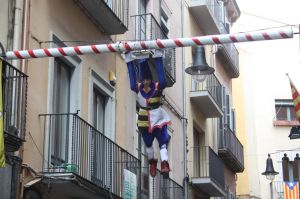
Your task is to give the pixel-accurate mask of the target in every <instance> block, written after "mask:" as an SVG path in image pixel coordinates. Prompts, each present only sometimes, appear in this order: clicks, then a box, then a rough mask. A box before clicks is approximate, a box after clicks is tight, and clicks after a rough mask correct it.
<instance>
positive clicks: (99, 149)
mask: <svg viewBox="0 0 300 199" xmlns="http://www.w3.org/2000/svg"><path fill="white" fill-rule="evenodd" d="M40 121H41V127H42V128H43V129H44V135H45V141H44V158H45V160H44V165H43V172H42V175H43V176H44V178H41V180H40V181H39V182H37V183H35V184H33V185H32V186H34V188H36V189H38V190H39V191H40V192H42V193H46V192H47V190H48V184H49V183H50V182H51V188H52V190H53V192H51V193H55V192H58V193H60V194H63V195H64V197H67V198H87V199H96V198H99V196H103V197H105V198H122V197H124V194H125V193H124V179H123V178H124V173H125V170H128V171H130V173H131V174H132V175H133V176H134V179H135V180H136V187H133V188H132V190H134V191H137V190H138V187H137V186H139V183H138V182H139V181H138V178H139V172H138V171H139V168H140V167H141V166H140V163H141V162H140V160H138V159H137V158H136V157H134V156H133V155H131V154H129V153H128V152H127V151H126V150H125V149H123V148H121V147H120V146H118V145H117V144H116V143H114V142H113V141H112V140H110V139H109V138H107V137H105V136H104V135H103V134H102V133H101V132H99V131H98V130H97V129H95V128H94V127H93V126H91V125H90V124H88V123H87V122H86V121H84V120H83V119H82V118H80V117H79V116H78V115H76V114H41V115H40ZM127 173H128V172H127ZM49 197H50V196H49ZM53 197H54V196H53ZM61 197H62V196H61Z"/></svg>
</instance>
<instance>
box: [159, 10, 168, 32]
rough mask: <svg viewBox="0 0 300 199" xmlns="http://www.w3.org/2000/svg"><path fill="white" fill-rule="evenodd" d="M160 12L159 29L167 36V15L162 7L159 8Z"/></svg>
mask: <svg viewBox="0 0 300 199" xmlns="http://www.w3.org/2000/svg"><path fill="white" fill-rule="evenodd" d="M160 12H161V15H160V26H161V29H162V31H163V33H164V34H165V36H167V35H168V34H169V28H168V19H169V17H168V15H167V14H166V12H165V11H164V10H163V9H162V8H161V10H160Z"/></svg>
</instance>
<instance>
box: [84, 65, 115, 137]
mask: <svg viewBox="0 0 300 199" xmlns="http://www.w3.org/2000/svg"><path fill="white" fill-rule="evenodd" d="M89 93H90V107H89V109H90V111H89V121H90V123H91V124H93V126H94V127H95V128H96V129H97V130H98V131H100V132H101V133H103V134H104V135H105V136H107V137H108V138H110V139H111V140H115V137H114V135H115V134H114V131H115V92H114V88H113V87H112V86H111V85H110V84H109V83H108V82H106V81H105V80H104V79H103V78H101V77H100V76H99V75H98V74H97V73H96V72H94V71H91V78H90V91H89Z"/></svg>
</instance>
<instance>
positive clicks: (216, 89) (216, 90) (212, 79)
mask: <svg viewBox="0 0 300 199" xmlns="http://www.w3.org/2000/svg"><path fill="white" fill-rule="evenodd" d="M191 91H208V92H209V93H210V95H211V96H212V97H213V99H214V100H215V102H216V103H217V105H218V106H219V108H220V109H222V84H221V83H220V82H219V80H218V79H217V77H216V76H215V75H214V74H212V75H208V76H207V77H206V78H205V80H204V81H198V80H196V77H192V90H191Z"/></svg>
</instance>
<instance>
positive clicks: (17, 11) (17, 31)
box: [12, 0, 23, 198]
mask: <svg viewBox="0 0 300 199" xmlns="http://www.w3.org/2000/svg"><path fill="white" fill-rule="evenodd" d="M13 12H14V22H13V23H14V26H13V45H12V50H15V49H18V48H20V46H19V45H20V35H21V22H22V21H21V20H22V18H21V15H22V2H21V0H15V5H14V9H13ZM18 63H20V62H19V61H18V60H13V61H12V65H13V66H15V67H17V68H20V66H19V65H18ZM13 87H15V85H14V86H13ZM12 97H13V98H15V97H16V96H15V95H14V96H12ZM12 100H14V99H12ZM17 106H20V104H18V105H17ZM13 108H15V107H13ZM12 112H13V113H14V112H15V111H14V110H13V111H12ZM14 117H17V118H18V119H17V121H20V119H22V118H21V117H22V114H21V112H18V115H14ZM15 155H17V156H18V157H19V158H20V159H21V161H22V158H23V147H22V146H21V147H20V149H19V151H18V153H16V154H15ZM16 175H18V179H19V181H22V180H21V179H22V169H21V165H20V173H18V174H16ZM19 181H18V182H17V185H16V196H15V197H16V198H20V196H21V195H22V193H21V192H22V186H21V185H20V183H19Z"/></svg>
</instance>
